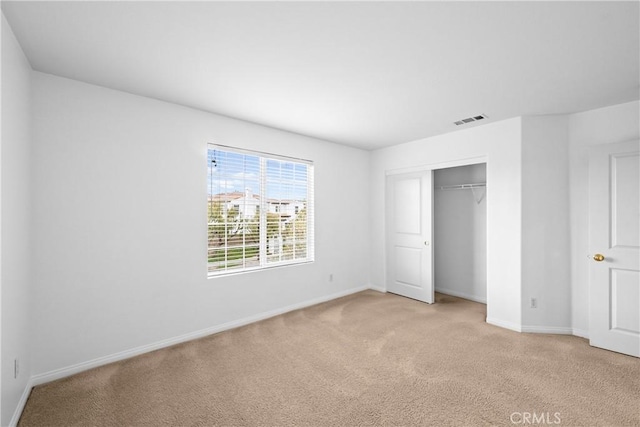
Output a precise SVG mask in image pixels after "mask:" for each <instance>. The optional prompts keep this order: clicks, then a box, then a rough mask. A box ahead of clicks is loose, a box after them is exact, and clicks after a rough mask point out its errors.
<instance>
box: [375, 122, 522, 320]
mask: <svg viewBox="0 0 640 427" xmlns="http://www.w3.org/2000/svg"><path fill="white" fill-rule="evenodd" d="M484 161H486V163H487V182H488V183H489V184H488V185H489V186H490V190H491V194H490V197H488V198H487V321H489V322H491V323H494V324H499V325H501V326H504V327H509V328H512V329H516V330H519V329H520V327H521V293H520V292H521V281H522V277H521V268H520V264H521V231H522V226H521V119H520V118H515V119H510V120H505V121H501V122H496V123H490V124H487V125H484V126H479V127H473V128H470V129H466V130H461V131H458V132H453V133H449V134H445V135H440V136H435V137H432V138H426V139H422V140H418V141H414V142H409V143H406V144H401V145H397V146H393V147H389V148H385V149H381V150H376V151H374V152H373V155H372V164H371V182H372V187H371V207H370V211H371V213H372V223H371V226H372V228H371V235H372V245H373V246H372V254H371V256H372V263H371V271H372V276H371V278H372V283H373V285H374V286H376V287H379V288H385V287H386V286H385V271H384V260H385V256H384V254H385V242H384V235H385V233H384V227H385V218H384V211H385V209H384V203H385V202H384V200H385V196H384V194H385V173H386V172H387V171H391V170H398V169H410V168H416V167H421V166H429V167H433V168H436V169H437V168H441V167H449V166H454V164H452V162H461V163H460V164H462V163H464V162H467V163H480V162H484Z"/></svg>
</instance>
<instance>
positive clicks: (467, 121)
mask: <svg viewBox="0 0 640 427" xmlns="http://www.w3.org/2000/svg"><path fill="white" fill-rule="evenodd" d="M486 118H487V116H486V115H484V114H480V115H479V116H473V117H467V118H466V119H462V120H458V121H457V122H453V123H454V124H455V125H456V126H460V125H464V124H467V123H471V122H477V121H478V120H484V119H486Z"/></svg>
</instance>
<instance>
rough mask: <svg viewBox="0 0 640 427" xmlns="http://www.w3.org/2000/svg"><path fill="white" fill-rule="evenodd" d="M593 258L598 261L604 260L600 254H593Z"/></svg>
mask: <svg viewBox="0 0 640 427" xmlns="http://www.w3.org/2000/svg"><path fill="white" fill-rule="evenodd" d="M593 259H594V261H598V262H600V261H604V255H602V254H595V255H594V256H593Z"/></svg>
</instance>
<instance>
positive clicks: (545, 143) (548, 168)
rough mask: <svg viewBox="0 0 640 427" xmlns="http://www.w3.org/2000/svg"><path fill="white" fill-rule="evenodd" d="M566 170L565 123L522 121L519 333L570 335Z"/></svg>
mask: <svg viewBox="0 0 640 427" xmlns="http://www.w3.org/2000/svg"><path fill="white" fill-rule="evenodd" d="M568 164H569V158H568V127H567V117H566V116H534V117H523V119H522V324H523V330H524V331H528V330H531V331H535V332H561V333H571V286H570V266H569V262H568V260H569V259H570V249H569V171H568ZM531 298H535V299H536V300H537V308H532V307H531V304H530V301H531Z"/></svg>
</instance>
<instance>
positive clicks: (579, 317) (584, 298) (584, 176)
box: [569, 101, 640, 336]
mask: <svg viewBox="0 0 640 427" xmlns="http://www.w3.org/2000/svg"><path fill="white" fill-rule="evenodd" d="M638 138H640V102H638V101H635V102H629V103H626V104H620V105H614V106H611V107H605V108H600V109H597V110H591V111H586V112H583V113H577V114H572V115H570V116H569V161H570V186H571V197H570V206H571V209H570V210H571V217H570V218H571V294H572V314H571V318H572V319H571V322H572V326H573V329H574V333H575V334H577V335H581V336H587V335H588V331H589V276H588V273H589V263H588V260H587V255H588V253H589V252H588V251H589V247H588V236H589V234H588V233H589V215H588V208H589V206H588V180H589V147H592V146H595V145H600V144H608V143H615V142H623V141H630V140H637V139H638Z"/></svg>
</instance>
